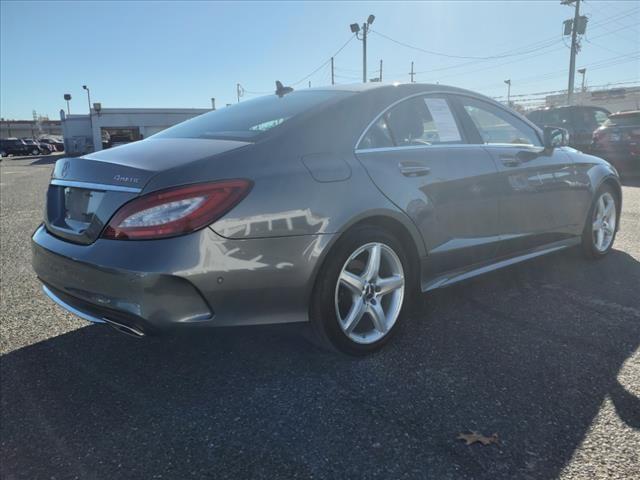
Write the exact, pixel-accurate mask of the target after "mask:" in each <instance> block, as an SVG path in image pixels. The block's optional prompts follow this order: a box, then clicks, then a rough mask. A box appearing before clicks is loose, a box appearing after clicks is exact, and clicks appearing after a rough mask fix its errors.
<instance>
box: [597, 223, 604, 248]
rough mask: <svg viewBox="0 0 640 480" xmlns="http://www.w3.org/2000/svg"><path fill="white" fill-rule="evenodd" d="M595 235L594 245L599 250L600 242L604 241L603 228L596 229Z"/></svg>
mask: <svg viewBox="0 0 640 480" xmlns="http://www.w3.org/2000/svg"><path fill="white" fill-rule="evenodd" d="M596 237H597V239H596V246H597V247H598V249H599V250H601V249H602V244H603V243H604V230H603V229H602V228H600V229H599V230H598V232H597V233H596Z"/></svg>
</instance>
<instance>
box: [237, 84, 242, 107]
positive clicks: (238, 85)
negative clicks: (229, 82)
mask: <svg viewBox="0 0 640 480" xmlns="http://www.w3.org/2000/svg"><path fill="white" fill-rule="evenodd" d="M241 88H242V87H241V86H240V84H239V83H236V98H237V99H238V101H237V103H240V89H241Z"/></svg>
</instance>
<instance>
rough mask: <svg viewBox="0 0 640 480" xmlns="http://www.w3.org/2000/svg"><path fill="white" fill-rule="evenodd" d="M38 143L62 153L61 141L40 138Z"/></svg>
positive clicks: (62, 144)
mask: <svg viewBox="0 0 640 480" xmlns="http://www.w3.org/2000/svg"><path fill="white" fill-rule="evenodd" d="M38 141H39V142H40V143H46V144H47V145H51V146H53V147H54V148H55V151H57V152H64V143H63V142H62V141H61V140H58V139H56V138H49V137H40V138H39V139H38Z"/></svg>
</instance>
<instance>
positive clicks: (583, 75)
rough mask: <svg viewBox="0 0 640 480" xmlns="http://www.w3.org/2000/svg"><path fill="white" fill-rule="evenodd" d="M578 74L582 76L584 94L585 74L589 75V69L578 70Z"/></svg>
mask: <svg viewBox="0 0 640 480" xmlns="http://www.w3.org/2000/svg"><path fill="white" fill-rule="evenodd" d="M578 73H579V74H581V75H582V92H583V93H584V91H585V84H584V77H585V74H586V73H587V69H586V68H579V69H578Z"/></svg>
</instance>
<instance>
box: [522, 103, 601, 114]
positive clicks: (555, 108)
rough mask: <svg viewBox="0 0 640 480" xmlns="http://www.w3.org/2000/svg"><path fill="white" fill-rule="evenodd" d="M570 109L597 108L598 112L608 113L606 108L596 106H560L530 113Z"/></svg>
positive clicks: (538, 109)
mask: <svg viewBox="0 0 640 480" xmlns="http://www.w3.org/2000/svg"><path fill="white" fill-rule="evenodd" d="M570 108H574V109H579V108H596V109H598V110H605V111H608V110H607V109H606V108H604V107H597V106H596V105H558V106H553V107H542V108H536V109H535V110H532V111H531V112H529V113H532V112H551V111H552V110H567V109H570Z"/></svg>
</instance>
